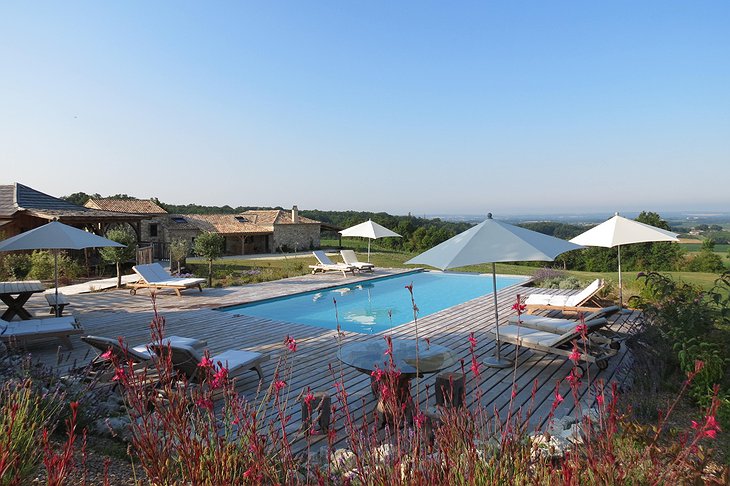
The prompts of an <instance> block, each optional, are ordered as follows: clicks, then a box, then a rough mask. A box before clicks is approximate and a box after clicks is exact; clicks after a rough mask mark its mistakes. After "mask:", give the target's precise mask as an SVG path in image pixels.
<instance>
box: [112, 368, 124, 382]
mask: <svg viewBox="0 0 730 486" xmlns="http://www.w3.org/2000/svg"><path fill="white" fill-rule="evenodd" d="M126 377H127V375H126V374H125V373H124V368H121V367H118V368H115V369H114V377H112V381H122V382H123V381H124V379H125V378H126Z"/></svg>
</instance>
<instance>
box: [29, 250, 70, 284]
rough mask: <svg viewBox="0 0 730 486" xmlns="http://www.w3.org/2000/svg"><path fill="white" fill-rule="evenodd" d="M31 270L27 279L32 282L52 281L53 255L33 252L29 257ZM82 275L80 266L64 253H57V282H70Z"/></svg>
mask: <svg viewBox="0 0 730 486" xmlns="http://www.w3.org/2000/svg"><path fill="white" fill-rule="evenodd" d="M30 264H31V268H30V271H29V272H28V275H27V277H28V278H30V279H34V280H53V278H54V276H55V269H54V265H55V264H54V258H53V253H52V252H50V251H45V250H34V251H33V253H32V254H31V255H30ZM82 273H83V269H82V268H81V265H80V264H79V263H78V262H76V261H75V260H73V259H72V258H71V257H69V256H68V254H67V253H66V252H59V253H58V277H59V282H61V281H66V282H68V281H71V280H73V279H75V278H77V277H78V276H79V275H81V274H82Z"/></svg>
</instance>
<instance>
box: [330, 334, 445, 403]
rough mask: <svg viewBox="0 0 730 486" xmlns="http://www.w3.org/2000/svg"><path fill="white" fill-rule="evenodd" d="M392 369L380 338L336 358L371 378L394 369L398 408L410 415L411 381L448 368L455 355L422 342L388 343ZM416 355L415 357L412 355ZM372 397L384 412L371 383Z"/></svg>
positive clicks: (345, 348)
mask: <svg viewBox="0 0 730 486" xmlns="http://www.w3.org/2000/svg"><path fill="white" fill-rule="evenodd" d="M391 342H392V356H393V365H392V368H391V365H390V358H389V356H388V355H387V354H386V351H388V341H387V340H386V339H384V338H382V337H377V338H373V339H368V340H367V341H359V342H355V343H350V344H346V345H344V346H342V348H341V349H340V350H339V351H338V353H337V358H338V359H339V360H340V361H342V362H343V363H344V364H346V365H349V366H352V367H353V368H355V369H356V370H358V371H360V372H362V373H367V374H368V375H371V376H372V373H373V371H375V370H378V369H379V370H382V371H384V372H388V371H389V370H391V369H395V370H397V371H398V372H400V375H399V376H398V380H397V382H396V383H395V390H394V392H395V394H396V395H395V396H396V401H397V404H398V405H403V404H405V405H406V408H407V413H408V414H409V412H411V411H412V410H411V407H412V402H413V400H412V398H411V392H410V386H411V384H410V382H411V379H413V378H415V377H417V376H418V377H421V376H423V375H424V374H428V373H437V372H439V371H441V370H443V369H445V368H448V367H450V366H452V365H453V364H454V363H456V361H457V357H456V353H455V352H454V351H453V350H451V349H449V348H447V347H445V346H440V345H438V344H429V343H427V342H425V341H423V340H419V341H418V346H416V341H415V340H413V339H392V340H391ZM416 351H418V353H416ZM372 385H373V393H375V394H376V396H377V398H378V404H377V410H379V411H381V412H384V413H385V412H387V409H388V407H387V404H386V403H384V402H383V399H382V398H383V397H382V396H380V394H378V393H377V391H376V390H377V382H375V381H373V382H372Z"/></svg>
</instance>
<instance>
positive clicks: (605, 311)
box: [509, 305, 621, 334]
mask: <svg viewBox="0 0 730 486" xmlns="http://www.w3.org/2000/svg"><path fill="white" fill-rule="evenodd" d="M620 309H621V308H620V307H619V306H617V305H612V306H610V307H602V308H601V309H599V310H597V311H594V312H591V313H589V314H586V315H585V316H584V317H583V322H585V323H586V324H587V323H590V322H593V321H594V320H595V319H600V318H602V317H603V318H608V317H611V316H612V315H614V314H615V313H617V312H618V311H619V310H620ZM509 323H510V324H513V325H521V326H523V327H528V328H530V329H536V330H538V331H546V332H552V333H555V334H563V333H566V332H568V331H570V330H572V329H575V326H577V325H578V324H579V322H578V321H576V320H572V319H558V318H555V317H544V316H536V315H530V314H527V315H525V314H523V315H521V316H519V317H518V316H512V317H510V318H509Z"/></svg>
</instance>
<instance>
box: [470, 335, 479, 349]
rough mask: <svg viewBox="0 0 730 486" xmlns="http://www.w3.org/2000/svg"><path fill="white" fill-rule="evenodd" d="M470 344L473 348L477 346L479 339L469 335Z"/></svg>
mask: <svg viewBox="0 0 730 486" xmlns="http://www.w3.org/2000/svg"><path fill="white" fill-rule="evenodd" d="M469 344H471V346H472V347H473V348H475V347H476V346H477V338H475V337H474V333H471V334H469Z"/></svg>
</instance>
